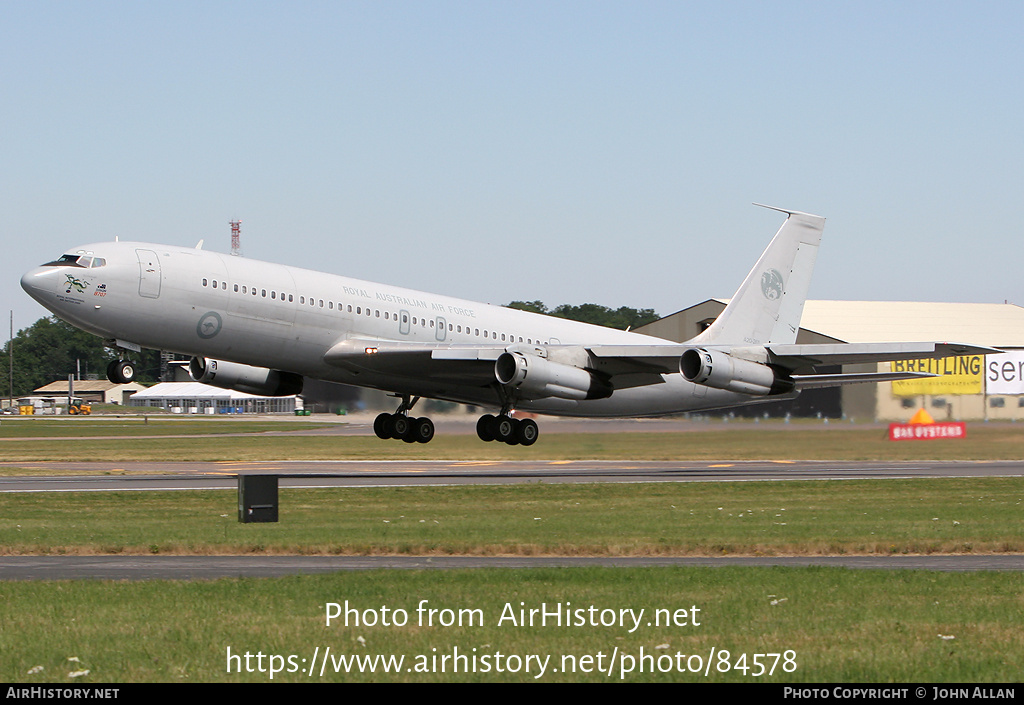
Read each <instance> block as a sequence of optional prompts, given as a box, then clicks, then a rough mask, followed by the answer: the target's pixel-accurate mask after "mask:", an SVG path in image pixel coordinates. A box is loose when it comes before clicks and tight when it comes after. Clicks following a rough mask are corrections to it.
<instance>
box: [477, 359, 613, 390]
mask: <svg viewBox="0 0 1024 705" xmlns="http://www.w3.org/2000/svg"><path fill="white" fill-rule="evenodd" d="M494 376H495V377H496V378H497V379H498V381H499V382H500V383H501V384H503V385H505V386H506V387H511V388H513V389H515V390H516V391H518V392H521V393H522V394H523V395H524V396H526V397H527V398H529V399H541V398H543V397H558V398H559V399H576V400H582V399H605V398H607V397H610V396H611V395H612V388H611V387H610V386H609V385H608V384H607V383H605V382H603V381H601V380H600V379H598V378H597V377H595V376H594V375H593V374H592V373H590V372H588V371H587V370H584V369H580V368H579V367H573V366H572V365H563V364H562V363H560V362H551V361H550V360H547V359H545V358H543V357H537V356H536V355H526V354H524V353H521V352H504V353H502V354H501V355H500V356H499V357H498V359H497V361H495V363H494Z"/></svg>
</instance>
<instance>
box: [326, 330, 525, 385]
mask: <svg viewBox="0 0 1024 705" xmlns="http://www.w3.org/2000/svg"><path fill="white" fill-rule="evenodd" d="M505 348H506V346H504V345H494V346H488V345H450V344H446V343H437V344H424V343H402V342H396V341H383V340H371V339H361V338H355V339H348V340H343V341H341V342H340V343H337V344H336V345H334V346H333V347H331V349H330V350H328V351H327V352H326V353H325V354H324V362H326V363H327V364H329V365H333V366H335V367H344V368H347V369H350V370H353V371H369V372H375V373H381V374H393V375H400V376H404V377H418V378H424V377H426V378H431V379H451V380H456V381H461V382H463V383H465V384H468V385H474V384H480V385H482V386H483V385H487V384H489V383H491V382H493V381H494V361H495V360H497V359H498V357H499V356H500V355H501V354H502V353H503V352H505Z"/></svg>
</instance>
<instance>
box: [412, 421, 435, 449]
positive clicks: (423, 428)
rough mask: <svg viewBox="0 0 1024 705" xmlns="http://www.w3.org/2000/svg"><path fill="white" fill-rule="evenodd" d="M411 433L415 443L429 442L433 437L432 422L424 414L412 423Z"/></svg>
mask: <svg viewBox="0 0 1024 705" xmlns="http://www.w3.org/2000/svg"><path fill="white" fill-rule="evenodd" d="M412 435H413V438H415V440H416V442H417V443H430V441H432V440H433V439H434V422H433V421H431V420H430V419H428V418H427V417H426V416H423V417H421V418H418V419H416V420H415V421H413V423H412Z"/></svg>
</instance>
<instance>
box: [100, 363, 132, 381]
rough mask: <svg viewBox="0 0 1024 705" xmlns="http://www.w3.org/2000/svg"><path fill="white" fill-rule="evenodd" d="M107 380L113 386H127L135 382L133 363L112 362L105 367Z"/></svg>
mask: <svg viewBox="0 0 1024 705" xmlns="http://www.w3.org/2000/svg"><path fill="white" fill-rule="evenodd" d="M107 379H109V380H110V381H111V382H113V383H114V384H128V383H129V382H133V381H134V380H135V363H133V362H132V361H131V360H114V361H113V362H111V363H110V364H109V365H107Z"/></svg>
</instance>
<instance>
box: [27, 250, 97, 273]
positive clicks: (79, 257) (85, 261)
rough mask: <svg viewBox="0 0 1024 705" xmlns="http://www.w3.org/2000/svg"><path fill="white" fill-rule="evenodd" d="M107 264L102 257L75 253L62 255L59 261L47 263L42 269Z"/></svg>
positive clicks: (93, 266) (94, 266)
mask: <svg viewBox="0 0 1024 705" xmlns="http://www.w3.org/2000/svg"><path fill="white" fill-rule="evenodd" d="M106 263H107V260H106V259H105V258H103V257H93V256H92V255H87V254H82V253H81V252H77V253H76V254H73V255H64V256H62V257H61V258H60V259H55V260H53V261H52V262H47V263H46V264H44V265H43V266H44V267H85V268H89V267H92V268H93V269H95V268H96V267H102V266H103V265H105V264H106Z"/></svg>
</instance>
